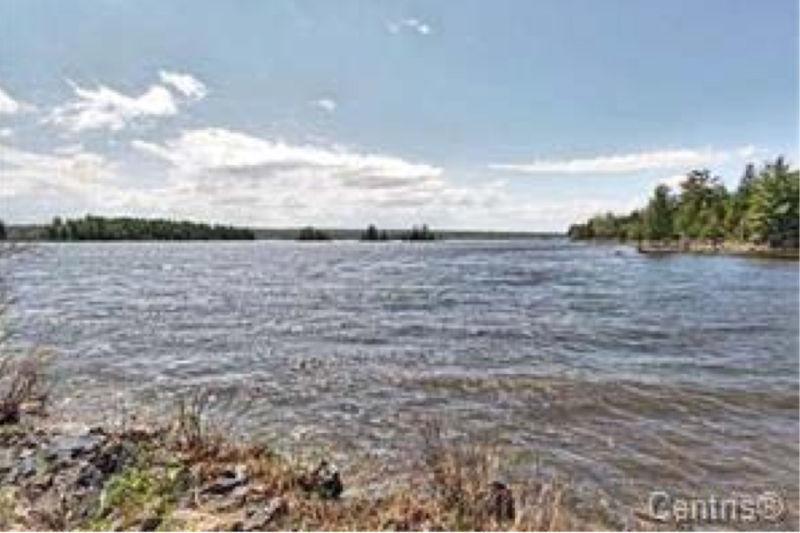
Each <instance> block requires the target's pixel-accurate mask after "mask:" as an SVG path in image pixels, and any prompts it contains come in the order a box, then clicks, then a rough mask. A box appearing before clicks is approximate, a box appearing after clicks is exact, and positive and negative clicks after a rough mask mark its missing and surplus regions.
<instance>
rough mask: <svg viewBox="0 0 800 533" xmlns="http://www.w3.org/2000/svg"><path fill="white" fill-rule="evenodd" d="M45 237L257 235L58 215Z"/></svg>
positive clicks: (230, 228)
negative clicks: (67, 217)
mask: <svg viewBox="0 0 800 533" xmlns="http://www.w3.org/2000/svg"><path fill="white" fill-rule="evenodd" d="M44 238H45V239H46V240H51V241H121V240H130V241H136V240H166V241H175V240H180V241H186V240H252V239H255V234H254V233H253V231H252V230H250V229H246V228H236V227H233V226H223V225H219V224H215V225H210V224H204V223H198V222H189V221H185V220H167V219H144V218H132V217H115V218H107V217H99V216H92V215H87V216H85V217H83V218H80V219H67V220H62V219H61V218H59V217H56V218H54V219H53V222H52V223H50V225H48V226H46V227H45V230H44Z"/></svg>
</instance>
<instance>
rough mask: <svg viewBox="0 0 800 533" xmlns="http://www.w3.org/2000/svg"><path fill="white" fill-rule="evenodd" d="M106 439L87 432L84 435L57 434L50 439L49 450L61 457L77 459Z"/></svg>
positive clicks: (50, 452)
mask: <svg viewBox="0 0 800 533" xmlns="http://www.w3.org/2000/svg"><path fill="white" fill-rule="evenodd" d="M103 440H105V439H104V438H103V436H102V435H98V434H97V433H92V432H87V433H84V434H82V435H57V436H55V437H53V439H52V440H51V441H50V445H49V446H48V447H47V452H49V454H52V455H53V456H56V457H59V458H68V459H75V458H77V457H79V456H81V455H85V454H88V453H90V452H93V451H94V450H96V449H97V448H98V447H99V446H100V445H101V444H102V442H103Z"/></svg>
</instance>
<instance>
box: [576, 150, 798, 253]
mask: <svg viewBox="0 0 800 533" xmlns="http://www.w3.org/2000/svg"><path fill="white" fill-rule="evenodd" d="M799 183H800V173H798V170H792V169H791V168H790V167H789V165H787V164H786V162H785V161H784V159H783V157H778V158H776V159H775V160H774V161H771V162H767V163H765V164H764V165H763V166H762V167H761V168H759V169H756V166H755V165H754V164H752V163H751V164H748V165H747V166H746V167H745V170H744V173H743V175H742V178H741V180H740V182H739V186H738V187H737V188H736V190H734V191H728V190H727V189H726V187H725V185H724V184H723V183H722V180H721V179H720V178H719V177H718V176H713V175H712V174H711V172H709V171H708V170H693V171H691V172H689V173H688V174H687V175H686V177H685V179H684V180H683V181H682V182H681V183H680V186H679V190H678V191H677V192H673V191H672V190H671V189H670V187H669V186H667V185H659V186H657V187H656V189H655V191H654V192H653V195H652V197H651V198H650V200H649V202H648V204H647V206H645V207H643V208H641V209H635V210H634V211H632V212H630V213H629V214H627V215H615V214H613V213H606V214H602V215H596V216H594V217H592V218H591V219H589V220H588V221H587V222H585V223H581V224H573V225H572V226H570V228H569V231H568V232H567V235H568V236H569V237H570V238H571V239H573V240H577V241H582V240H598V241H603V240H606V241H618V242H635V243H636V244H637V249H638V250H639V251H640V252H642V253H653V254H665V253H699V254H720V253H721V254H731V255H751V256H764V257H780V258H795V259H796V258H798V236H799V235H800V227H799V226H800V221H799V220H798V216H800V215H799V214H798V200H799V199H800V185H799Z"/></svg>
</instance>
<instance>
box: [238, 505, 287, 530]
mask: <svg viewBox="0 0 800 533" xmlns="http://www.w3.org/2000/svg"><path fill="white" fill-rule="evenodd" d="M286 509H287V506H286V500H284V499H283V498H280V497H276V498H272V499H271V500H270V501H269V502H268V503H267V505H266V506H265V507H264V508H262V509H249V510H248V512H247V518H246V519H245V521H244V523H243V524H242V529H244V530H245V531H260V530H264V529H266V527H267V525H268V524H269V523H270V522H272V521H273V520H275V519H276V518H278V517H279V516H280V515H282V514H283V513H285V512H286Z"/></svg>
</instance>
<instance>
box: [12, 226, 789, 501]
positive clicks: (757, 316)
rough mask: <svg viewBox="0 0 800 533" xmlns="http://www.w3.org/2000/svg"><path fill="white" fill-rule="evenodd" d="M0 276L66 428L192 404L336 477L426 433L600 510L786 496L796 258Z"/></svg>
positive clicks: (79, 252) (176, 254) (150, 253)
mask: <svg viewBox="0 0 800 533" xmlns="http://www.w3.org/2000/svg"><path fill="white" fill-rule="evenodd" d="M7 267H8V268H9V272H8V276H9V280H10V286H11V287H12V288H13V294H14V296H15V297H16V299H17V302H16V306H15V309H14V312H13V314H12V316H11V324H12V326H13V329H14V339H15V340H16V341H18V342H23V343H28V344H38V345H45V346H52V347H54V348H55V349H56V350H57V352H58V353H59V354H60V356H59V357H58V358H57V359H56V364H55V369H56V372H57V374H58V386H57V388H56V392H57V397H58V398H60V399H61V401H60V403H59V405H60V408H62V409H64V410H67V411H69V412H70V413H72V414H73V416H75V417H77V418H79V419H86V420H91V419H98V418H102V417H109V416H112V417H113V416H117V415H118V414H119V413H121V412H124V411H125V410H126V409H127V408H128V407H130V406H136V405H150V406H164V405H171V402H172V401H171V399H170V398H171V396H173V395H175V394H178V393H185V391H188V390H202V389H204V388H207V389H209V390H213V391H215V398H216V399H217V401H216V404H217V405H218V410H219V411H224V410H229V411H230V412H235V413H238V414H236V415H233V417H234V420H235V423H236V428H235V429H236V430H237V431H244V432H247V433H249V434H251V435H255V436H258V437H261V438H265V439H268V440H270V441H273V442H274V443H275V445H276V446H286V447H297V446H300V447H307V448H309V449H317V448H318V447H324V448H325V449H328V450H329V453H331V454H333V455H334V456H336V457H337V458H338V459H339V460H340V461H341V462H342V463H344V464H345V465H346V464H347V461H348V460H354V458H361V457H369V458H371V459H373V460H375V461H383V462H384V463H386V464H389V465H391V464H399V463H400V462H401V461H402V459H401V458H402V457H407V456H409V454H413V452H414V450H415V449H416V446H417V445H418V444H419V428H420V425H421V424H422V423H424V421H426V420H430V419H437V420H440V421H441V422H442V424H444V425H445V427H446V428H448V429H449V430H450V431H451V432H453V434H454V435H455V436H456V437H458V438H463V439H469V440H474V441H476V442H490V443H493V444H497V445H499V446H501V447H502V449H503V450H505V452H506V454H507V457H509V458H510V459H511V461H510V463H509V465H507V466H506V475H508V476H522V477H525V476H528V475H532V473H534V472H535V471H538V470H542V469H544V470H547V471H552V472H558V473H562V474H563V475H566V476H570V478H571V479H573V480H574V481H575V483H576V484H578V485H580V486H581V487H586V489H587V491H590V492H592V493H596V494H599V495H601V496H602V497H604V498H608V499H609V500H610V501H612V502H625V503H626V504H636V503H641V502H642V501H646V498H647V496H648V494H649V492H650V491H652V490H656V489H665V488H667V489H670V490H678V491H683V492H687V493H692V492H703V493H707V492H708V491H709V490H712V489H713V490H715V491H717V492H716V494H720V493H721V494H726V493H727V492H730V491H737V490H738V491H750V492H755V491H761V490H774V491H780V492H782V493H784V494H787V495H788V497H789V498H790V499H793V501H796V499H797V493H798V486H797V484H798V265H797V263H796V262H792V261H774V260H758V259H747V258H734V257H709V256H689V255H670V256H664V257H652V256H642V255H639V254H637V253H636V252H635V251H634V250H632V249H631V248H629V247H622V246H611V245H608V246H605V245H604V246H600V245H590V244H578V243H572V242H569V241H567V240H564V239H531V240H519V241H445V242H436V243H420V244H413V243H359V242H333V243H297V242H280V241H274V242H271V241H256V242H214V243H209V242H205V243H190V242H185V243H82V244H44V245H41V246H38V247H37V248H36V249H35V250H33V251H32V252H31V253H28V254H25V255H24V256H19V257H16V258H14V259H13V260H12V261H11V263H10V264H9V265H7ZM234 400H235V401H234ZM172 403H174V402H172ZM239 405H247V407H248V410H247V411H246V412H244V411H242V412H240V411H239V407H238V406H239ZM344 471H345V476H346V475H347V469H346V466H345V469H344Z"/></svg>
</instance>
